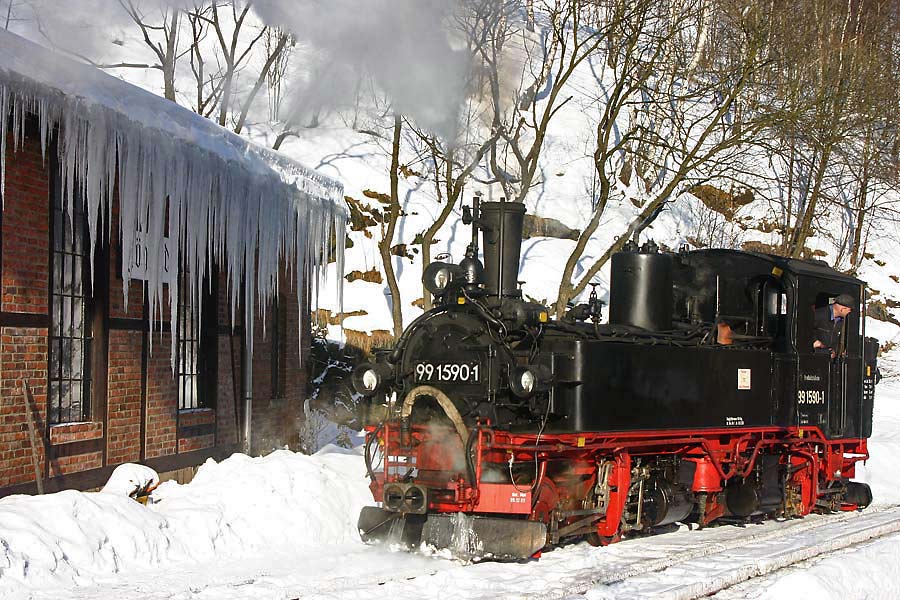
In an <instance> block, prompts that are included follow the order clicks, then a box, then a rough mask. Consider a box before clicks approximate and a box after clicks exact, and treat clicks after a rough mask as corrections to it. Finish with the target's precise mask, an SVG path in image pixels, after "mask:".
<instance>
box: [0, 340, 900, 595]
mask: <svg viewBox="0 0 900 600" xmlns="http://www.w3.org/2000/svg"><path fill="white" fill-rule="evenodd" d="M885 333H888V332H887V331H885ZM894 333H896V328H895V332H894ZM883 366H884V369H885V371H886V372H888V373H897V372H898V371H900V368H898V367H900V356H898V353H897V352H894V353H891V354H889V355H888V356H887V357H886V358H885V359H883ZM870 450H871V454H872V458H871V459H870V460H869V461H868V463H867V465H866V467H865V469H864V470H863V472H862V473H860V479H863V480H865V481H868V482H869V483H870V484H871V485H872V488H873V491H874V493H875V504H874V505H873V507H871V508H870V509H868V510H866V511H863V512H861V513H844V514H841V515H830V516H820V515H813V516H810V517H807V518H805V519H800V520H793V521H788V522H782V523H776V522H769V523H766V524H763V525H753V526H748V527H745V528H739V527H732V526H722V527H713V528H709V529H705V530H702V531H696V530H694V531H691V530H689V529H688V528H687V527H681V528H680V529H679V530H677V531H674V532H671V533H666V534H661V535H657V536H653V537H650V538H639V539H631V540H627V541H625V542H622V543H619V544H615V545H613V546H609V547H606V548H593V547H591V546H589V545H587V544H585V543H582V544H574V545H569V546H565V547H562V548H558V549H555V550H553V551H550V552H546V553H544V555H543V556H542V558H541V559H540V560H537V561H529V562H526V563H522V564H499V563H481V564H474V565H466V564H462V563H460V562H456V561H453V560H448V559H445V558H441V557H436V556H425V555H421V554H416V553H407V552H404V551H398V550H397V549H393V548H388V547H384V546H366V545H365V544H363V543H362V542H361V541H360V539H359V535H358V532H357V531H356V526H355V524H356V517H357V515H358V513H359V510H360V508H361V507H362V506H363V505H365V504H368V503H369V502H370V501H371V496H370V494H369V490H368V487H367V480H366V478H365V469H364V467H363V460H362V457H361V455H360V452H359V449H356V450H343V449H339V448H336V447H334V446H329V447H327V448H325V449H324V450H322V451H321V452H319V453H318V454H316V455H314V456H304V455H300V454H293V453H290V452H287V451H280V452H276V453H274V454H271V455H269V456H266V457H262V458H250V457H247V456H244V455H239V454H236V455H234V456H232V457H230V458H229V459H227V460H224V461H222V462H221V463H218V464H217V463H215V462H213V461H209V462H208V463H207V464H205V465H203V467H202V468H201V469H200V471H199V472H198V474H197V476H196V477H195V478H194V480H193V481H192V482H191V483H190V484H187V485H178V484H176V483H174V482H167V483H164V484H163V485H162V486H160V487H159V488H157V490H156V491H154V492H153V494H152V497H151V498H152V502H151V503H150V504H148V505H147V506H143V505H141V504H138V503H137V502H135V501H134V500H131V499H129V498H127V497H125V496H123V495H120V494H118V493H103V492H99V493H82V492H75V491H67V492H60V493H57V494H50V495H46V496H35V497H31V496H13V497H10V498H6V499H3V500H0V597H2V598H11V599H26V598H28V599H35V600H38V599H41V600H43V599H51V598H85V599H87V598H96V599H99V600H107V599H108V600H112V599H114V598H115V599H118V598H124V597H128V598H133V599H142V598H145V599H153V600H156V599H160V600H162V599H168V600H171V599H195V598H196V599H205V598H209V599H213V598H215V599H217V600H223V599H232V598H233V599H239V598H260V599H273V600H275V599H279V600H280V599H288V598H328V599H338V598H346V599H357V598H359V599H362V598H368V597H371V596H372V595H373V594H385V595H389V596H391V597H393V598H398V599H399V598H424V597H438V595H439V596H440V597H441V598H445V599H473V598H479V599H485V600H487V599H494V598H548V597H552V598H584V599H587V600H595V599H599V598H612V597H629V598H636V597H654V598H656V597H668V598H690V597H694V596H695V595H697V594H704V595H705V594H709V593H713V592H718V595H717V596H716V597H718V598H723V599H729V600H732V599H735V598H773V599H774V598H783V597H787V596H788V595H797V594H800V593H801V592H805V593H807V594H808V593H811V592H812V591H815V593H816V594H817V596H816V597H817V598H821V599H826V598H834V599H843V598H895V597H898V596H900V578H898V577H897V575H898V572H900V564H898V562H897V560H896V556H897V555H898V552H900V534H898V533H896V532H898V531H900V509H898V508H897V506H898V505H900V470H898V469H897V467H896V465H897V464H898V462H900V376H897V375H890V376H889V377H888V378H887V379H885V380H884V381H882V383H881V384H880V385H879V386H878V389H877V399H876V405H875V426H874V434H873V437H872V439H871V444H870ZM845 542H852V544H850V545H849V547H843V545H844V543H845ZM798 560H799V561H800V562H797V561H798ZM748 578H749V579H750V580H749V581H747V582H745V583H742V580H744V579H748ZM729 586H730V587H729ZM720 590H721V591H720Z"/></svg>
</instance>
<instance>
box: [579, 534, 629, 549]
mask: <svg viewBox="0 0 900 600" xmlns="http://www.w3.org/2000/svg"><path fill="white" fill-rule="evenodd" d="M621 539H622V536H621V535H614V536H608V535H600V534H599V533H596V532H595V533H589V534H588V536H587V543H588V544H590V545H591V546H594V547H595V548H598V547H601V546H609V545H610V544H615V543H616V542H618V541H619V540H621Z"/></svg>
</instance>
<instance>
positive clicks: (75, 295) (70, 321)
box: [47, 178, 93, 424]
mask: <svg viewBox="0 0 900 600" xmlns="http://www.w3.org/2000/svg"><path fill="white" fill-rule="evenodd" d="M51 196H52V205H53V206H52V209H53V210H52V216H51V219H52V222H51V239H52V248H51V257H50V269H51V277H50V335H49V342H50V348H49V366H48V377H47V379H48V383H49V388H48V395H49V398H48V403H49V406H48V409H49V418H48V420H49V422H50V423H53V424H59V423H75V422H79V421H87V420H88V419H90V417H91V360H90V357H91V345H92V342H93V339H92V336H91V322H92V303H91V298H90V296H89V295H88V293H87V289H88V285H89V284H90V279H89V278H90V270H89V268H88V261H89V260H90V248H89V241H88V239H89V236H88V231H87V229H88V226H87V215H86V214H85V212H84V205H83V203H82V201H81V198H80V197H79V196H78V195H77V194H76V196H75V198H74V202H73V203H72V206H69V203H68V200H67V198H66V197H65V195H64V194H63V193H62V190H61V186H60V183H59V180H58V178H57V181H56V183H55V184H54V189H53V193H52V194H51Z"/></svg>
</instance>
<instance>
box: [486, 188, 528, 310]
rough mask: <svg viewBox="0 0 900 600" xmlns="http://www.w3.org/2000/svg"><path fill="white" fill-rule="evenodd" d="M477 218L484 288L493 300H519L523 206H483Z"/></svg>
mask: <svg viewBox="0 0 900 600" xmlns="http://www.w3.org/2000/svg"><path fill="white" fill-rule="evenodd" d="M480 218H481V224H482V240H483V245H484V288H485V290H486V291H487V293H488V294H490V295H493V296H514V297H518V296H519V295H520V292H519V287H518V278H519V253H520V252H521V250H522V226H523V224H524V222H525V205H524V204H521V203H519V202H484V203H482V205H481V215H480Z"/></svg>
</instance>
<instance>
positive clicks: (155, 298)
mask: <svg viewBox="0 0 900 600" xmlns="http://www.w3.org/2000/svg"><path fill="white" fill-rule="evenodd" d="M10 114H11V115H12V119H11V127H12V130H11V131H9V130H8V127H9V126H10V119H8V116H9V115H10ZM28 115H36V116H37V117H38V120H39V123H40V138H41V143H42V148H43V150H44V152H45V154H46V149H47V146H48V140H50V138H51V136H52V135H53V134H54V132H55V131H57V129H58V131H59V138H58V142H57V152H58V154H59V158H60V165H61V168H60V171H61V173H60V175H61V183H62V189H63V190H65V194H66V199H67V202H68V206H69V207H72V206H73V205H74V204H73V203H74V202H75V201H76V200H77V201H79V202H83V203H84V205H85V209H86V212H87V214H88V217H89V226H90V234H91V239H92V240H97V239H98V236H99V235H101V232H99V231H98V228H99V224H100V223H101V222H102V223H106V224H107V226H109V224H110V219H109V218H108V217H109V216H110V215H111V214H112V213H111V204H112V202H111V198H112V193H111V192H112V191H113V189H114V188H115V187H116V186H118V187H117V190H118V198H119V221H120V225H121V227H120V228H119V229H120V232H121V234H120V235H121V248H122V262H123V265H131V264H132V259H133V258H134V257H133V254H135V246H136V244H135V242H136V240H137V241H138V245H140V244H144V245H145V246H146V251H147V269H146V274H144V275H142V278H145V279H146V280H147V285H148V295H149V300H150V311H151V315H153V316H154V318H158V317H161V314H162V309H161V307H162V306H163V302H162V298H163V293H164V289H165V288H164V284H168V285H167V288H168V296H169V306H170V307H172V313H173V314H172V315H171V318H170V319H169V321H170V323H171V333H172V335H173V339H174V336H175V332H176V330H175V328H176V323H177V309H178V304H179V303H178V299H179V295H178V287H179V285H188V286H189V289H190V294H191V298H194V299H198V298H199V294H200V290H201V285H202V282H203V281H204V277H205V275H206V273H207V271H208V270H209V265H210V264H215V265H217V266H218V267H219V268H222V269H224V270H225V271H226V272H227V276H228V277H227V285H228V292H229V297H230V299H231V314H232V321H234V316H235V315H236V314H237V306H238V305H239V303H240V301H241V300H243V302H244V303H245V307H246V310H245V312H244V314H245V315H247V321H246V322H245V327H246V328H247V329H246V331H247V332H248V334H250V335H248V339H250V340H252V339H253V336H252V331H253V322H252V321H253V319H252V315H253V314H254V313H255V310H253V309H254V302H255V301H256V300H259V301H260V303H261V305H262V306H265V302H266V301H267V300H268V299H269V298H271V297H272V296H273V295H274V294H275V293H276V291H277V286H278V279H279V278H278V273H279V265H280V264H282V262H286V263H287V264H288V265H291V266H293V267H295V273H296V275H295V277H296V283H297V285H298V287H299V286H300V284H302V283H303V281H304V276H305V274H306V273H307V272H309V271H313V272H314V273H315V274H316V276H319V274H320V273H321V271H320V269H321V268H322V267H324V266H325V265H327V262H328V257H329V255H330V254H331V252H332V250H331V248H332V238H334V254H335V256H336V259H337V261H338V272H339V273H340V272H342V260H343V250H344V248H343V245H344V235H343V234H340V235H335V232H343V231H344V228H345V224H346V219H347V209H346V207H345V206H344V204H343V186H342V185H341V184H340V183H339V182H338V181H336V180H334V179H331V178H329V177H327V176H325V175H323V174H321V173H318V172H317V171H315V170H313V169H310V168H308V167H305V166H303V165H301V164H300V163H297V162H295V161H293V160H291V159H289V158H287V157H284V156H282V155H280V154H278V153H276V152H273V151H271V150H267V149H265V148H262V147H260V146H257V145H256V144H253V143H252V142H250V141H248V140H246V139H244V138H242V137H240V136H238V135H236V134H234V133H232V132H230V131H228V130H226V129H224V128H222V127H219V126H218V125H216V124H215V123H213V122H211V121H209V120H208V119H205V118H203V117H201V116H200V115H197V114H195V113H193V112H191V111H189V110H187V109H185V108H183V107H180V106H178V105H177V104H175V103H174V102H170V101H168V100H165V99H163V98H161V97H159V96H156V95H154V94H152V93H150V92H147V91H145V90H142V89H140V88H138V87H136V86H133V85H131V84H129V83H126V82H124V81H122V80H120V79H117V78H115V77H112V76H110V75H108V74H106V73H103V72H102V71H100V70H98V69H95V68H93V67H90V66H88V65H85V64H81V63H78V62H75V61H73V60H71V59H68V58H66V57H63V56H60V55H58V54H56V53H54V52H52V51H50V50H47V49H46V48H43V47H41V46H39V45H36V44H34V43H32V42H29V41H27V40H25V39H22V38H20V37H18V36H16V35H13V34H11V33H8V32H6V31H2V30H0V186H2V185H3V184H4V182H5V177H4V175H3V173H4V170H5V169H4V167H5V165H4V164H3V161H5V159H6V157H7V152H6V144H7V134H8V133H12V138H13V140H14V145H15V146H16V147H18V145H19V144H20V143H21V142H22V140H23V138H24V131H25V120H26V117H27V116H28ZM0 189H2V187H0ZM167 209H168V210H167ZM167 212H168V218H167ZM101 215H106V217H107V218H104V219H102V220H101V219H100V216H101ZM167 223H168V226H167ZM167 239H168V240H171V241H169V242H168V245H167ZM176 240H177V242H176ZM167 247H168V250H169V252H174V253H175V255H176V256H175V258H177V261H178V262H176V263H174V264H176V265H178V266H179V268H178V271H180V272H182V273H184V274H186V275H187V276H185V277H184V281H182V282H179V278H178V277H173V276H170V274H169V273H168V272H167V268H166V265H165V258H164V254H165V250H166V248H167ZM91 248H92V252H93V248H94V244H91ZM91 263H92V264H93V260H92V261H91ZM123 278H124V280H125V281H124V284H125V285H124V286H123V288H124V289H123V293H124V295H125V301H126V302H127V299H128V294H127V290H128V283H129V278H130V270H129V269H123ZM245 279H246V280H247V281H248V283H250V284H251V285H247V286H246V288H245V290H246V291H245V296H244V298H243V299H239V297H238V295H239V293H240V290H241V282H242V281H243V280H245ZM254 280H255V284H256V285H255V286H254V285H252V283H253V281H254ZM337 280H338V281H336V282H335V283H336V284H337V285H338V286H340V282H341V278H340V277H338V278H337ZM313 287H314V289H316V287H317V286H313ZM254 288H255V289H254ZM254 292H255V293H254ZM301 295H302V294H298V296H301ZM339 295H340V293H339ZM199 304H200V303H199V302H196V303H195V304H194V305H195V306H199ZM301 314H302V313H301ZM172 348H173V350H172V361H173V368H174V360H175V352H174V348H175V344H172Z"/></svg>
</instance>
